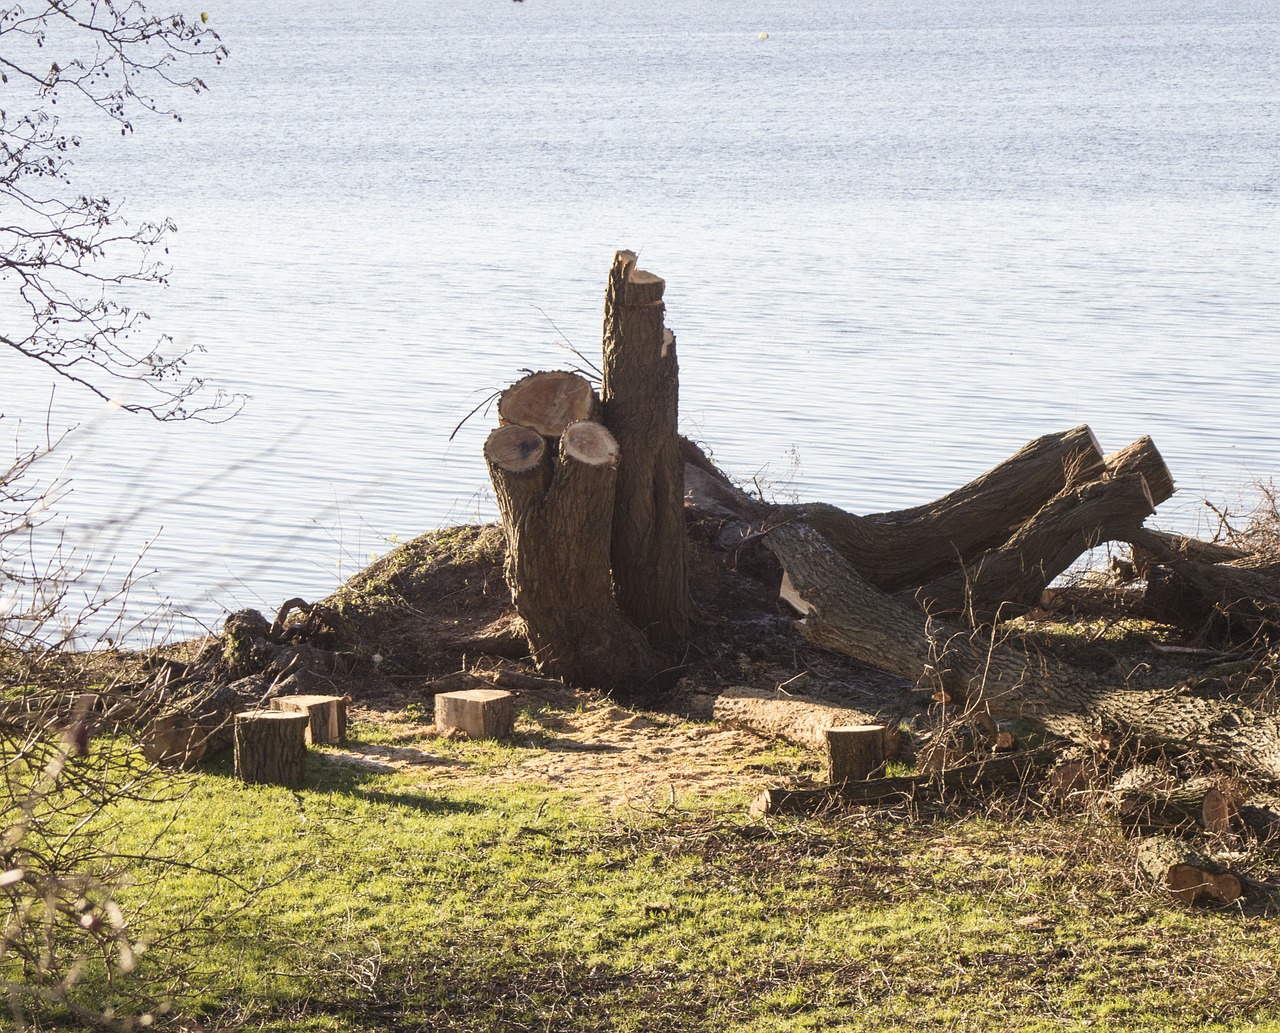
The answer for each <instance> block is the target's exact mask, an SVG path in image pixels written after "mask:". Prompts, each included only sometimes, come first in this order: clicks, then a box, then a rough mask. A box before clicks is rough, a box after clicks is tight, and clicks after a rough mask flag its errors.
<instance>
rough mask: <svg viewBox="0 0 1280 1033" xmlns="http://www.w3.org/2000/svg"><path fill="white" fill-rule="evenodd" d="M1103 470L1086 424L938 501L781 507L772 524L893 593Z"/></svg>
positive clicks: (998, 540) (943, 570) (994, 542)
mask: <svg viewBox="0 0 1280 1033" xmlns="http://www.w3.org/2000/svg"><path fill="white" fill-rule="evenodd" d="M1105 472H1106V468H1105V466H1104V465H1103V455H1102V450H1101V448H1099V446H1098V442H1097V439H1096V438H1094V436H1093V432H1092V431H1091V430H1090V429H1089V428H1088V427H1083V426H1082V427H1076V428H1075V429H1074V430H1069V431H1066V432H1065V433H1060V434H1048V435H1045V436H1044V437H1040V438H1036V439H1035V440H1034V441H1032V442H1029V443H1028V444H1027V445H1025V446H1023V448H1022V449H1020V450H1019V451H1018V452H1017V453H1016V454H1015V455H1013V456H1012V457H1011V458H1009V459H1007V460H1005V461H1004V462H1003V463H1001V464H1000V465H998V466H996V467H994V468H993V469H991V470H989V471H988V472H987V473H985V474H983V475H982V476H981V477H979V478H977V479H976V480H974V481H971V482H970V483H968V484H966V485H964V486H963V487H961V488H957V489H956V490H955V491H953V492H951V493H950V494H948V495H944V496H943V497H942V498H940V499H938V500H937V501H935V502H931V503H928V504H927V505H924V506H916V507H914V508H911V509H904V510H899V511H897V512H893V513H877V514H873V515H871V516H854V515H853V514H851V513H846V512H845V511H844V510H842V509H838V508H837V507H835V506H830V505H826V504H825V503H818V504H810V505H800V506H779V507H777V508H776V509H775V510H774V511H773V513H772V515H771V516H770V520H771V522H778V521H783V520H786V521H791V522H800V523H803V524H805V525H807V526H809V527H812V528H813V529H814V530H816V531H818V532H819V533H820V534H822V536H823V537H824V538H826V539H827V541H828V542H829V543H830V544H831V546H832V548H834V549H835V551H836V552H837V553H839V554H840V555H841V556H842V557H844V559H845V560H846V561H847V562H848V563H849V565H850V566H852V568H853V569H854V570H856V571H857V572H858V575H859V576H860V577H861V578H862V579H863V580H864V581H866V582H867V583H868V584H871V585H875V586H876V587H877V588H879V589H881V590H882V591H886V592H897V591H901V590H903V589H906V588H915V587H917V586H918V585H921V584H924V583H926V582H928V581H932V580H933V579H935V578H938V577H941V576H943V575H945V574H949V573H951V572H952V571H954V570H956V569H957V567H959V566H960V565H962V564H964V563H967V562H970V561H972V560H973V559H975V558H976V557H977V556H979V555H981V554H982V553H983V552H985V551H987V550H988V549H993V548H996V547H997V546H999V545H1002V544H1003V543H1004V542H1005V541H1006V540H1007V539H1008V538H1009V536H1010V535H1011V534H1013V533H1014V532H1015V531H1016V530H1017V529H1018V528H1019V527H1021V526H1022V525H1023V524H1024V523H1025V522H1026V521H1027V520H1028V519H1030V518H1031V517H1032V516H1034V515H1035V514H1036V513H1037V512H1039V511H1040V509H1041V508H1042V507H1043V506H1044V505H1045V503H1046V502H1048V501H1049V500H1050V499H1052V498H1053V497H1054V496H1056V495H1057V494H1058V493H1059V492H1061V491H1062V490H1063V488H1065V487H1066V486H1067V484H1068V483H1081V482H1085V481H1090V480H1094V479H1096V478H1097V477H1099V476H1100V475H1101V474H1103V473H1105Z"/></svg>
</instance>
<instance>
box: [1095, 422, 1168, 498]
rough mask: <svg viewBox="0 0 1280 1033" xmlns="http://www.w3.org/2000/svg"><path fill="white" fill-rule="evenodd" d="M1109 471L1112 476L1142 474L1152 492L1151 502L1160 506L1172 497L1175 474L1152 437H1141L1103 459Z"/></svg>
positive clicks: (1148, 489) (1149, 490)
mask: <svg viewBox="0 0 1280 1033" xmlns="http://www.w3.org/2000/svg"><path fill="white" fill-rule="evenodd" d="M1103 464H1104V465H1105V466H1106V468H1107V473H1109V474H1110V475H1111V476H1112V477H1120V476H1123V475H1124V474H1131V473H1138V474H1142V479H1143V480H1144V481H1146V482H1147V491H1148V492H1150V494H1151V504H1152V505H1153V506H1158V505H1160V503H1162V502H1164V501H1166V500H1167V499H1169V498H1171V497H1172V495H1173V492H1174V485H1173V474H1171V473H1170V472H1169V467H1168V466H1167V465H1166V464H1165V461H1164V456H1162V455H1161V454H1160V450H1159V449H1158V448H1156V443H1155V442H1154V441H1152V440H1151V438H1150V437H1141V438H1139V439H1138V440H1137V441H1135V442H1134V443H1133V444H1132V445H1126V446H1125V447H1124V448H1122V449H1120V450H1119V451H1116V452H1112V453H1110V454H1109V455H1107V456H1106V457H1105V458H1104V459H1103Z"/></svg>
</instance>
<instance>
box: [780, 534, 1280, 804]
mask: <svg viewBox="0 0 1280 1033" xmlns="http://www.w3.org/2000/svg"><path fill="white" fill-rule="evenodd" d="M767 543H768V545H769V547H770V548H771V549H772V550H773V552H774V554H775V555H776V556H777V557H778V559H779V561H780V562H781V563H782V566H783V569H784V570H785V572H786V576H785V578H784V589H785V591H784V593H783V598H785V599H789V601H791V602H792V604H793V605H795V606H796V607H797V609H799V610H800V611H801V612H802V613H803V614H804V615H805V616H804V619H803V620H802V621H801V632H802V634H803V635H804V637H805V638H806V639H808V640H809V641H810V642H812V643H814V644H815V645H818V646H822V647H825V648H827V649H833V650H835V651H837V652H842V653H846V654H848V655H850V656H853V657H856V658H857V659H859V660H862V661H865V662H867V663H870V664H874V665H875V666H877V667H880V668H882V669H883V670H886V671H891V672H893V673H895V674H899V675H902V676H904V677H907V678H911V679H914V680H916V681H918V682H920V683H922V684H923V686H924V687H926V688H928V689H930V690H931V691H937V690H941V691H943V692H945V693H946V694H947V696H949V697H950V698H951V699H952V700H954V701H955V702H956V703H958V704H964V703H966V702H967V703H969V704H970V705H973V706H977V705H979V704H981V705H985V706H986V707H988V708H989V710H990V712H991V713H992V714H993V715H994V716H999V717H1017V718H1021V719H1023V720H1026V721H1032V722H1035V723H1037V724H1039V725H1040V726H1041V727H1042V728H1044V729H1045V730H1046V731H1048V732H1050V733H1051V734H1054V735H1060V736H1063V737H1064V738H1068V739H1071V740H1073V741H1075V742H1078V743H1080V744H1082V745H1085V746H1091V745H1092V744H1093V742H1094V740H1095V738H1096V735H1097V733H1098V731H1100V730H1101V731H1104V732H1116V733H1118V734H1120V735H1121V736H1132V737H1133V738H1135V739H1137V740H1139V741H1144V742H1148V743H1151V744H1157V745H1164V746H1168V747H1171V748H1175V749H1177V748H1182V749H1192V750H1195V751H1198V752H1199V754H1200V755H1202V756H1203V757H1206V758H1209V759H1212V760H1216V761H1221V762H1225V763H1226V764H1229V765H1234V766H1235V767H1237V768H1238V769H1240V770H1241V771H1245V772H1252V773H1256V774H1259V775H1262V776H1263V777H1265V778H1268V779H1278V778H1280V717H1277V716H1273V715H1263V714H1258V713H1254V712H1253V711H1250V710H1249V709H1247V708H1245V707H1241V706H1235V705H1232V704H1229V703H1227V702H1224V701H1221V700H1212V699H1200V698H1197V697H1195V696H1192V695H1190V694H1189V693H1188V692H1186V691H1185V690H1183V689H1180V688H1177V687H1174V688H1169V689H1164V690H1153V691H1140V690H1134V689H1129V688H1126V687H1125V686H1124V684H1123V682H1122V681H1121V680H1120V679H1119V677H1118V676H1113V677H1107V676H1105V675H1101V674H1098V673H1095V672H1092V671H1087V670H1082V669H1079V668H1074V667H1072V666H1071V665H1069V664H1065V663H1062V662H1061V661H1057V660H1055V659H1053V658H1051V657H1045V656H1038V655H1033V654H1031V653H1029V652H1028V651H1027V650H1026V649H1025V648H1022V647H1020V646H1019V645H1018V644H1017V642H1016V640H1014V639H1001V638H999V637H997V636H995V635H994V634H993V635H990V636H986V637H974V636H973V635H972V633H970V632H968V631H966V630H964V629H963V628H961V627H959V626H957V625H954V624H950V623H948V622H946V621H941V620H936V619H933V618H929V617H927V616H925V615H923V614H921V613H920V612H919V611H917V610H915V609H914V608H912V607H911V606H909V605H908V604H907V603H905V602H903V601H901V600H897V599H894V598H892V597H889V596H886V595H884V594H883V593H882V592H879V591H877V590H876V589H874V588H872V587H871V586H870V585H868V584H867V583H866V582H865V581H863V580H862V579H861V578H859V577H858V576H857V574H855V573H854V571H853V570H852V568H851V567H850V566H849V564H848V563H846V562H845V561H844V559H843V558H842V557H841V556H839V555H838V554H837V553H836V552H835V550H834V549H832V548H831V546H830V545H829V544H827V542H826V541H825V540H824V539H823V538H822V536H821V535H820V534H818V533H817V532H816V531H813V530H812V529H810V528H805V527H798V526H786V525H784V526H781V527H777V528H774V529H773V530H772V531H770V532H769V536H768V539H767Z"/></svg>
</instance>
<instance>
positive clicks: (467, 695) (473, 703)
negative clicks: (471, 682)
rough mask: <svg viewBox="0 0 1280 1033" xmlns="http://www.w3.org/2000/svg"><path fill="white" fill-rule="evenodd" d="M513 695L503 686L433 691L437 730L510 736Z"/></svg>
mask: <svg viewBox="0 0 1280 1033" xmlns="http://www.w3.org/2000/svg"><path fill="white" fill-rule="evenodd" d="M515 722H516V698H515V696H513V695H512V694H511V693H510V692H507V691H505V690H503V689H463V690H461V691H459V692H441V693H438V694H437V695H436V730H437V731H440V732H446V731H449V730H451V729H455V728H456V729H459V730H460V731H463V732H466V733H467V738H469V739H510V738H511V736H512V734H513V733H514V731H515Z"/></svg>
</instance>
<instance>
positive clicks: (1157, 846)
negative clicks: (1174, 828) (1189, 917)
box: [1137, 836, 1244, 904]
mask: <svg viewBox="0 0 1280 1033" xmlns="http://www.w3.org/2000/svg"><path fill="white" fill-rule="evenodd" d="M1137 860H1138V867H1139V868H1141V869H1142V870H1143V871H1145V872H1146V873H1147V874H1148V875H1149V876H1151V878H1152V879H1154V880H1155V882H1156V884H1157V885H1158V886H1161V887H1163V888H1164V889H1166V890H1168V891H1169V893H1170V894H1172V896H1173V897H1174V899H1175V900H1179V901H1181V902H1182V903H1184V904H1194V903H1195V902H1196V901H1197V900H1201V899H1206V900H1215V901H1217V902H1218V903H1220V904H1230V903H1231V902H1232V901H1234V900H1237V899H1239V898H1240V897H1241V896H1243V895H1244V889H1243V887H1242V886H1241V884H1240V880H1239V879H1238V878H1237V877H1236V876H1235V875H1234V874H1232V873H1231V872H1228V871H1226V870H1225V869H1224V868H1223V867H1222V866H1221V865H1219V864H1216V863H1214V862H1213V861H1212V860H1210V859H1209V858H1207V857H1205V856H1204V855H1202V854H1199V853H1197V852H1196V851H1195V850H1193V849H1192V848H1191V847H1190V846H1188V845H1187V844H1186V843H1184V842H1182V841H1181V840H1178V839H1174V838H1172V837H1169V836H1150V837H1148V838H1146V839H1142V840H1140V841H1139V842H1138V846H1137Z"/></svg>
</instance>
